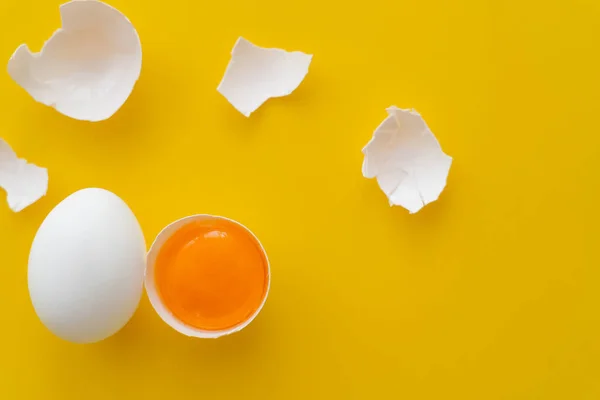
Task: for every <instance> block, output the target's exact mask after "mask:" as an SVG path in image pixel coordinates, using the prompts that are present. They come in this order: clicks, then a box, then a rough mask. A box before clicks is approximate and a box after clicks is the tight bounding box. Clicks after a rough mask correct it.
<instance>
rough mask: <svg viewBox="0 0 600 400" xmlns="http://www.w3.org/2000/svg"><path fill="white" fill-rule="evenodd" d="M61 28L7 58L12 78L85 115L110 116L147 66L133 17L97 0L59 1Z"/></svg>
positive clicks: (61, 108)
mask: <svg viewBox="0 0 600 400" xmlns="http://www.w3.org/2000/svg"><path fill="white" fill-rule="evenodd" d="M60 14H61V19H62V28H60V29H58V30H57V31H56V32H54V34H53V35H52V37H50V39H48V40H47V41H46V43H45V44H44V47H43V48H42V50H41V51H40V52H39V53H32V52H31V51H30V50H29V48H28V47H27V45H25V44H23V45H21V46H19V48H17V50H16V51H15V52H14V54H13V55H12V57H11V58H10V60H9V62H8V73H9V75H10V76H11V77H12V79H13V80H14V81H15V82H16V83H17V84H18V85H19V86H21V87H22V88H23V89H25V91H27V93H29V94H30V95H31V96H32V97H33V98H34V99H35V100H36V101H38V102H40V103H42V104H45V105H47V106H50V107H54V108H55V109H56V110H57V111H58V112H60V113H62V114H64V115H66V116H69V117H71V118H75V119H78V120H85V121H92V122H95V121H102V120H105V119H108V118H110V117H111V116H112V115H113V114H114V113H115V112H116V111H117V110H118V109H119V108H121V106H122V105H123V104H124V103H125V101H126V100H127V98H128V97H129V95H130V94H131V91H132V90H133V87H134V86H135V83H136V81H137V80H138V78H139V76H140V71H141V68H142V47H141V43H140V39H139V36H138V34H137V32H136V30H135V28H134V27H133V25H132V24H131V22H130V21H129V20H128V19H127V17H125V16H124V15H123V14H122V13H121V12H119V11H118V10H116V9H115V8H113V7H111V6H109V5H107V4H105V3H102V2H100V1H96V0H74V1H71V2H69V3H65V4H63V5H61V6H60Z"/></svg>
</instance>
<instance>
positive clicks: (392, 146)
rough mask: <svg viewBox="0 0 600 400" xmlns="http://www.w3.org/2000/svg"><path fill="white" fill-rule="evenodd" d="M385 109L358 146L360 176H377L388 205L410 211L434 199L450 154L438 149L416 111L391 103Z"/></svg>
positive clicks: (444, 181)
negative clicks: (368, 137)
mask: <svg viewBox="0 0 600 400" xmlns="http://www.w3.org/2000/svg"><path fill="white" fill-rule="evenodd" d="M387 113H388V117H387V118H386V119H385V120H384V121H383V122H382V123H381V125H379V127H378V128H377V129H376V130H375V132H374V134H373V138H372V139H371V141H369V143H367V145H366V146H365V147H364V148H363V150H362V152H363V153H364V156H365V157H364V161H363V167H362V172H363V176H364V177H365V178H377V182H378V183H379V187H380V188H381V190H382V191H383V192H384V193H385V194H386V196H387V197H388V199H389V201H390V205H392V206H393V205H399V206H402V207H404V208H406V209H407V210H408V211H409V212H410V213H411V214H413V213H416V212H417V211H419V210H420V209H421V208H423V207H424V206H425V205H427V204H429V203H431V202H433V201H435V200H437V199H438V197H439V195H440V193H441V192H442V190H444V187H445V186H446V179H447V177H448V172H449V170H450V166H451V164H452V157H450V156H448V155H447V154H445V153H444V152H443V151H442V148H441V146H440V144H439V142H438V140H437V139H436V137H435V136H434V135H433V133H432V132H431V130H430V129H429V127H428V126H427V124H426V123H425V121H424V120H423V118H422V117H421V115H420V114H419V113H418V112H416V111H415V110H405V109H400V108H397V107H395V106H392V107H389V108H388V109H387Z"/></svg>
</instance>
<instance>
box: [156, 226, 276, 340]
mask: <svg viewBox="0 0 600 400" xmlns="http://www.w3.org/2000/svg"><path fill="white" fill-rule="evenodd" d="M215 219H221V220H226V221H229V222H231V223H234V224H236V225H238V226H240V227H241V228H243V229H244V230H245V231H247V232H248V234H249V235H250V236H251V237H252V238H253V239H254V240H255V241H256V243H257V244H258V246H259V247H260V250H261V251H262V253H263V255H264V257H265V260H266V268H267V287H266V290H265V294H264V296H263V299H262V302H261V303H260V305H259V307H258V308H257V309H256V311H255V312H254V313H253V314H252V315H251V316H250V317H249V318H247V319H246V320H245V321H244V322H242V323H240V324H238V325H236V326H234V327H231V328H227V329H223V330H203V329H198V328H196V327H193V326H190V325H188V324H186V323H184V322H182V321H181V320H180V319H179V318H177V317H176V316H175V315H173V313H172V312H171V311H169V309H168V308H167V307H166V306H165V304H164V302H163V300H162V299H161V297H160V294H159V291H158V289H157V287H156V282H155V264H156V259H157V257H158V255H159V253H160V250H161V248H162V247H163V245H164V244H165V243H166V242H167V241H168V240H169V238H171V236H173V235H174V234H175V232H177V231H178V230H179V229H181V228H182V227H184V226H185V225H188V224H190V223H192V222H198V221H206V220H215ZM145 285H146V292H147V293H148V298H149V299H150V303H151V304H152V307H154V310H155V311H156V312H157V313H158V315H159V316H160V317H161V318H162V320H163V321H164V322H166V323H167V324H168V325H169V326H170V327H171V328H173V329H175V330H176V331H178V332H179V333H182V334H184V335H186V336H190V337H197V338H206V339H214V338H218V337H221V336H225V335H229V334H232V333H235V332H238V331H241V330H242V329H244V328H245V327H246V326H248V325H249V324H250V323H251V322H252V321H253V320H254V318H256V316H257V315H258V314H259V313H260V311H261V310H262V308H263V306H264V304H265V302H266V300H267V297H268V295H269V288H270V285H271V271H270V266H269V261H268V258H267V254H266V252H265V250H264V248H263V246H262V244H261V243H260V241H259V240H258V238H257V237H256V235H254V234H253V233H252V232H251V231H250V230H249V229H248V228H246V227H245V226H244V225H242V224H240V223H239V222H237V221H233V220H231V219H229V218H225V217H219V216H214V215H207V214H199V215H192V216H189V217H185V218H182V219H180V220H177V221H175V222H173V223H172V224H170V225H168V226H167V227H166V228H164V229H163V230H162V231H161V232H160V233H159V234H158V236H157V237H156V239H155V241H154V243H153V244H152V246H151V247H150V250H149V252H148V257H147V260H146V277H145Z"/></svg>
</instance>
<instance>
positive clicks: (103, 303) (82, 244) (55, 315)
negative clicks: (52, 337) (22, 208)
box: [28, 189, 146, 343]
mask: <svg viewBox="0 0 600 400" xmlns="http://www.w3.org/2000/svg"><path fill="white" fill-rule="evenodd" d="M145 253H146V244H145V241H144V235H143V233H142V230H141V228H140V225H139V223H138V221H137V219H136V218H135V215H134V214H133V212H132V211H131V210H130V209H129V207H128V206H127V204H125V203H124V202H123V200H121V199H120V198H119V197H117V196H116V195H114V194H113V193H111V192H109V191H106V190H103V189H83V190H80V191H78V192H76V193H74V194H72V195H70V196H69V197H67V198H66V199H65V200H63V201H62V202H61V203H60V204H58V205H57V206H56V207H55V208H54V209H53V210H52V211H51V212H50V214H48V216H47V217H46V219H45V220H44V222H43V223H42V225H41V226H40V228H39V230H38V232H37V234H36V236H35V238H34V240H33V244H32V246H31V252H30V255H29V270H28V280H29V294H30V296H31V301H32V303H33V307H34V308H35V311H36V313H37V315H38V316H39V318H40V319H41V321H42V322H43V324H44V325H45V326H46V327H47V328H48V329H49V330H50V331H52V332H53V333H54V334H56V335H57V336H59V337H61V338H62V339H65V340H68V341H71V342H76V343H92V342H97V341H100V340H102V339H105V338H107V337H109V336H111V335H113V334H114V333H116V332H117V331H119V330H120V329H121V328H122V327H123V326H124V325H125V324H126V323H127V322H128V321H129V319H130V318H131V316H132V315H133V313H134V312H135V310H136V309H137V306H138V304H139V301H140V298H141V295H142V289H143V282H144V270H145V266H146V257H145V256H146V254H145Z"/></svg>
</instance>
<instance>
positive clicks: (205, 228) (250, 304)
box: [145, 215, 270, 338]
mask: <svg viewBox="0 0 600 400" xmlns="http://www.w3.org/2000/svg"><path fill="white" fill-rule="evenodd" d="M145 279H146V280H145V284H146V291H147V293H148V297H149V299H150V302H151V303H152V306H153V307H154V309H155V310H156V312H157V313H158V315H159V316H160V317H161V318H162V319H163V321H165V322H166V323H167V324H168V325H169V326H171V327H172V328H173V329H175V330H177V331H178V332H180V333H182V334H184V335H187V336H192V337H198V338H218V337H220V336H223V335H228V334H231V333H234V332H237V331H240V330H241V329H243V328H244V327H246V326H247V325H248V324H250V322H252V320H253V319H254V318H255V317H256V316H257V315H258V313H259V312H260V310H261V309H262V307H263V305H264V303H265V301H266V299H267V295H268V293H269V286H270V267H269V261H268V258H267V255H266V252H265V250H264V248H263V247H262V245H261V244H260V242H259V240H258V239H257V238H256V236H255V235H254V234H253V233H252V232H251V231H250V230H249V229H248V228H246V227H245V226H243V225H241V224H240V223H238V222H236V221H233V220H231V219H228V218H224V217H217V216H212V215H194V216H190V217H186V218H183V219H180V220H178V221H175V222H173V223H172V224H170V225H169V226H167V227H166V228H165V229H163V230H162V232H160V233H159V234H158V236H157V237H156V240H155V241H154V243H153V244H152V247H151V248H150V251H149V252H148V258H147V268H146V278H145Z"/></svg>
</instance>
